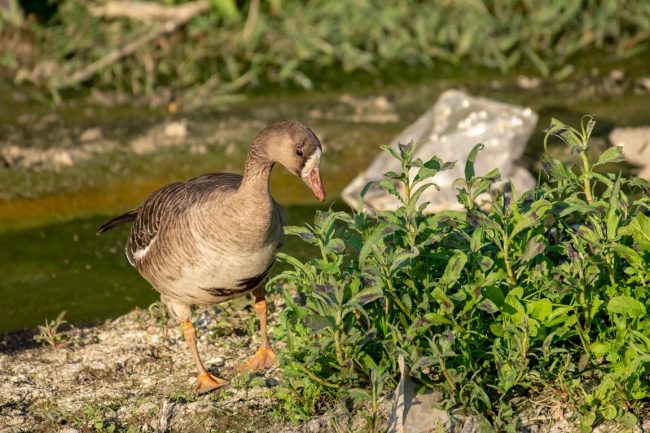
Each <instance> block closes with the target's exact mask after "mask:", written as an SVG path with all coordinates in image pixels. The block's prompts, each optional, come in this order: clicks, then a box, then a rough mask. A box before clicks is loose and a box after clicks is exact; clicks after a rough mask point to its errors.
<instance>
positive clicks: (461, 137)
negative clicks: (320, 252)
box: [342, 90, 537, 212]
mask: <svg viewBox="0 0 650 433" xmlns="http://www.w3.org/2000/svg"><path fill="white" fill-rule="evenodd" d="M536 123H537V114H536V113H535V112H534V111H532V110H531V109H530V108H524V107H518V106H513V105H507V104H504V103H501V102H496V101H492V100H489V99H485V98H474V97H471V96H469V95H467V94H465V93H464V92H461V91H458V90H448V91H446V92H444V93H443V94H442V95H440V97H439V98H438V101H437V102H436V103H435V105H434V106H433V107H432V108H430V109H429V110H428V111H427V112H425V113H424V114H423V115H422V116H420V118H419V119H418V120H416V121H415V123H413V124H412V125H410V126H408V127H407V128H406V129H405V130H404V131H402V132H401V133H400V134H399V135H398V136H397V137H396V138H395V139H394V140H393V141H392V142H391V143H390V146H391V147H393V148H397V145H398V144H399V143H402V144H406V143H408V142H410V141H414V142H416V143H420V144H419V147H418V149H417V151H416V153H415V156H416V157H419V158H421V159H422V160H423V161H426V160H428V159H430V158H431V157H432V156H434V155H436V156H438V157H439V158H440V159H442V161H456V167H455V168H454V169H452V170H449V171H444V172H441V173H438V174H437V175H436V176H435V177H434V178H433V180H432V181H433V182H434V183H436V184H437V185H438V186H439V187H440V191H437V190H436V189H435V188H429V189H428V190H427V191H426V192H425V193H424V194H422V196H421V198H420V203H422V202H428V203H429V204H428V206H427V207H426V211H427V212H437V211H441V210H446V209H460V205H459V204H458V202H457V199H456V188H455V187H454V181H455V180H456V179H459V178H462V177H463V174H464V167H465V162H466V160H467V157H468V155H469V153H470V151H471V150H472V148H473V147H474V146H475V145H476V144H478V143H483V144H484V145H485V148H484V149H483V151H481V152H480V153H479V156H478V159H477V161H476V164H475V169H476V173H477V175H484V174H486V173H487V172H489V171H490V170H492V169H494V168H498V169H499V171H500V173H501V176H502V178H503V179H508V178H509V179H511V180H512V182H513V184H514V186H515V188H516V189H517V190H518V191H519V192H522V191H525V190H528V189H530V188H532V187H533V186H534V185H535V180H534V178H533V177H532V176H531V174H530V173H529V172H528V171H527V170H525V169H524V168H522V167H520V166H518V165H517V164H516V161H517V160H518V159H519V158H520V157H521V155H522V154H523V153H524V150H525V148H526V142H527V141H528V138H529V137H530V135H531V134H532V132H533V128H534V127H535V124H536ZM387 171H396V172H399V171H400V165H399V162H398V161H396V160H395V159H394V158H392V157H391V156H390V155H388V154H387V153H382V154H381V155H379V156H378V157H377V158H376V159H375V160H374V161H373V162H372V164H370V166H369V167H368V169H367V170H366V172H365V173H362V174H360V175H359V176H357V177H356V178H355V179H354V180H353V181H352V182H351V183H350V184H349V185H348V186H347V187H346V188H345V190H344V191H343V194H342V195H343V199H344V200H345V202H346V203H348V205H350V206H352V207H355V206H356V204H357V200H358V198H359V195H360V193H361V190H362V189H363V188H364V186H365V185H366V184H367V183H368V182H376V181H379V180H381V178H382V175H383V174H384V173H385V172H387ZM416 172H417V171H416V170H412V172H411V173H410V175H411V177H414V176H415V174H416ZM364 205H365V206H366V207H368V208H371V209H375V210H393V209H395V208H397V207H398V205H399V203H398V201H397V199H396V198H395V197H393V196H391V195H389V194H387V193H385V192H384V191H382V190H380V189H379V188H377V187H376V186H373V187H371V188H370V190H369V191H368V192H367V194H366V196H365V198H364Z"/></svg>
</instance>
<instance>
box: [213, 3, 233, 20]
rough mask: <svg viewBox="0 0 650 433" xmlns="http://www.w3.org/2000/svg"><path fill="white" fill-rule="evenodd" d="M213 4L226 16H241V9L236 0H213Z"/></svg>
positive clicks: (229, 17) (231, 17)
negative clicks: (239, 9)
mask: <svg viewBox="0 0 650 433" xmlns="http://www.w3.org/2000/svg"><path fill="white" fill-rule="evenodd" d="M212 6H213V7H214V8H215V9H216V10H217V11H218V12H219V14H221V16H223V17H224V18H227V19H233V18H237V17H239V11H238V10H237V4H236V3H235V0H212Z"/></svg>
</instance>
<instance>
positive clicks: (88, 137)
mask: <svg viewBox="0 0 650 433" xmlns="http://www.w3.org/2000/svg"><path fill="white" fill-rule="evenodd" d="M101 138H102V129H101V128H99V127H95V128H88V129H86V130H84V131H83V132H82V133H81V135H80V136H79V140H81V142H82V143H87V142H89V141H97V140H99V139H101Z"/></svg>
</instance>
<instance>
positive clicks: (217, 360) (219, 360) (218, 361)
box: [208, 356, 226, 367]
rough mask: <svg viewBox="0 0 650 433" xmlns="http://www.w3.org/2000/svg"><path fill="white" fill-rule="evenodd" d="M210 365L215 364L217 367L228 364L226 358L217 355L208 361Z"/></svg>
mask: <svg viewBox="0 0 650 433" xmlns="http://www.w3.org/2000/svg"><path fill="white" fill-rule="evenodd" d="M208 365H211V366H212V365H213V366H215V367H223V366H224V365H226V360H225V359H223V357H221V356H217V357H216V358H212V359H210V360H209V361H208Z"/></svg>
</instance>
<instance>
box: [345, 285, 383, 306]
mask: <svg viewBox="0 0 650 433" xmlns="http://www.w3.org/2000/svg"><path fill="white" fill-rule="evenodd" d="M382 296H384V292H383V291H382V290H381V288H380V287H368V288H366V289H363V290H361V291H359V292H358V293H356V294H355V295H354V296H353V297H352V298H350V299H349V300H348V302H346V304H347V305H351V304H358V305H361V306H364V305H366V304H368V303H370V302H372V301H374V300H376V299H379V298H381V297H382Z"/></svg>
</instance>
